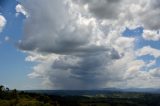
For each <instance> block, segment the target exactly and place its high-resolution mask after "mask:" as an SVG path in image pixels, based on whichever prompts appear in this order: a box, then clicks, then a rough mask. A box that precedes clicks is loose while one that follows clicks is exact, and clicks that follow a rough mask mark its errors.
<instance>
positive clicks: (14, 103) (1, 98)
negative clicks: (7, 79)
mask: <svg viewBox="0 0 160 106" xmlns="http://www.w3.org/2000/svg"><path fill="white" fill-rule="evenodd" d="M0 106H54V105H52V104H51V100H50V98H49V97H48V96H45V95H40V94H33V93H25V92H23V91H22V92H20V91H17V90H16V89H13V90H9V88H5V87H4V86H2V85H1V86H0Z"/></svg>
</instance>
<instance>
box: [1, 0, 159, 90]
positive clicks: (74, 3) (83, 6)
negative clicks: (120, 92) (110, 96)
mask: <svg viewBox="0 0 160 106" xmlns="http://www.w3.org/2000/svg"><path fill="white" fill-rule="evenodd" d="M159 19H160V1H159V0H134V1H133V0H101V1H99V0H1V1H0V84H2V85H5V86H7V87H9V88H17V89H21V90H26V89H70V90H72V89H101V88H160V83H159V82H160V46H159V45H160V31H159V29H160V23H159Z"/></svg>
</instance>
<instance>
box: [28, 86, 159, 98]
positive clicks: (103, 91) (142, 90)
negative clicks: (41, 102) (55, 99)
mask: <svg viewBox="0 0 160 106" xmlns="http://www.w3.org/2000/svg"><path fill="white" fill-rule="evenodd" d="M25 92H33V93H42V94H48V95H60V96H82V95H99V94H110V93H125V92H126V93H128V92H129V93H153V94H160V89H154V88H127V89H119V88H103V89H96V90H25Z"/></svg>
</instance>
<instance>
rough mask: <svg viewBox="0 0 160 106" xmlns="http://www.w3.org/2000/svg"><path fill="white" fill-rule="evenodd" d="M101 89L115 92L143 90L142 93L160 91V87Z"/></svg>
mask: <svg viewBox="0 0 160 106" xmlns="http://www.w3.org/2000/svg"><path fill="white" fill-rule="evenodd" d="M101 90H106V91H113V92H114V91H115V92H117V91H118V92H142V93H160V88H159V89H158V88H103V89H101Z"/></svg>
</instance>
